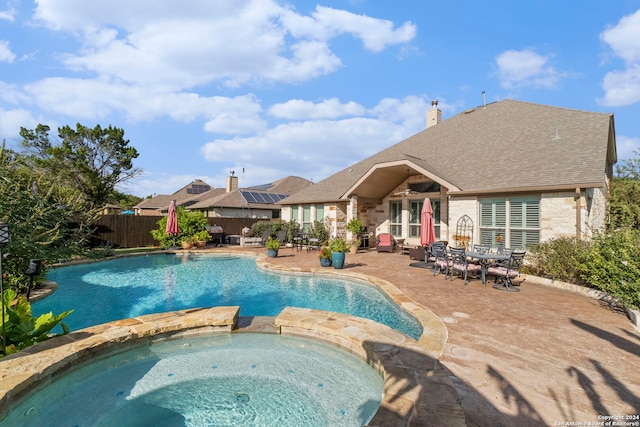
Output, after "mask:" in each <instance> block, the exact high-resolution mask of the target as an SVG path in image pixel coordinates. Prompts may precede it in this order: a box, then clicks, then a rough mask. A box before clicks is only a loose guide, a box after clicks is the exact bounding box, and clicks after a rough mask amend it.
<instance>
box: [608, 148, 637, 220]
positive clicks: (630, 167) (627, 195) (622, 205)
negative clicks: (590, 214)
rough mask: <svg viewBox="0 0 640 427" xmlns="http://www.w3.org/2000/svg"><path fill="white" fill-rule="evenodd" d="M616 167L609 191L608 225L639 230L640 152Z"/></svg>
mask: <svg viewBox="0 0 640 427" xmlns="http://www.w3.org/2000/svg"><path fill="white" fill-rule="evenodd" d="M635 154H636V156H637V157H636V158H634V159H631V160H627V161H625V162H624V163H623V164H622V165H621V166H618V167H617V168H616V177H615V178H614V179H613V182H612V183H611V189H610V191H609V213H610V227H611V228H612V229H614V230H616V229H618V228H622V227H629V228H634V229H637V230H640V152H638V151H636V152H635Z"/></svg>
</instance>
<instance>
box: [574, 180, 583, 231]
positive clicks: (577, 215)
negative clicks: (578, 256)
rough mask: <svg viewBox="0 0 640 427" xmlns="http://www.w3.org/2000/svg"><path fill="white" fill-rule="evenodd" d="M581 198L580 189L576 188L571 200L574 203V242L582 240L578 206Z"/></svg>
mask: <svg viewBox="0 0 640 427" xmlns="http://www.w3.org/2000/svg"><path fill="white" fill-rule="evenodd" d="M581 199H582V197H581V194H580V187H576V194H575V196H573V200H575V201H576V240H582V206H581V205H580V201H581Z"/></svg>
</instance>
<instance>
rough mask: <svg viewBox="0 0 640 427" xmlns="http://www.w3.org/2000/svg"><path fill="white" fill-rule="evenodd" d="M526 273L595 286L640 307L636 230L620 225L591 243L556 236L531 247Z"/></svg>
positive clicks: (639, 236)
mask: <svg viewBox="0 0 640 427" xmlns="http://www.w3.org/2000/svg"><path fill="white" fill-rule="evenodd" d="M527 260H528V265H527V266H526V272H527V273H530V274H534V275H536V276H540V277H546V278H550V279H553V280H559V281H563V282H568V283H573V284H577V285H583V286H589V287H593V288H596V289H598V290H600V291H602V292H605V293H606V294H608V295H610V296H612V297H614V298H616V299H617V300H619V301H620V302H622V304H624V305H625V306H627V307H630V308H636V309H640V230H636V229H632V228H622V229H619V230H616V231H614V232H609V233H603V234H598V235H596V236H595V237H594V239H593V240H592V241H591V242H583V241H579V240H576V239H574V238H558V239H554V240H550V241H548V242H545V243H542V244H539V245H536V246H535V247H533V248H532V249H531V250H530V251H529V254H528V257H527Z"/></svg>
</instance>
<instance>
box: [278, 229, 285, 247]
mask: <svg viewBox="0 0 640 427" xmlns="http://www.w3.org/2000/svg"><path fill="white" fill-rule="evenodd" d="M276 239H277V240H278V242H279V243H280V246H282V247H284V246H285V245H286V244H287V230H279V231H278V234H277V235H276Z"/></svg>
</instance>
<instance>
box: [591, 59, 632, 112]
mask: <svg viewBox="0 0 640 427" xmlns="http://www.w3.org/2000/svg"><path fill="white" fill-rule="evenodd" d="M602 88H603V89H604V97H602V98H601V99H600V100H599V101H600V103H602V104H603V105H606V106H611V107H620V106H624V105H631V104H635V103H636V102H638V101H640V63H639V64H635V65H632V66H630V67H629V68H627V69H625V70H623V71H610V72H608V73H607V74H606V75H605V76H604V79H603V80H602Z"/></svg>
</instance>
